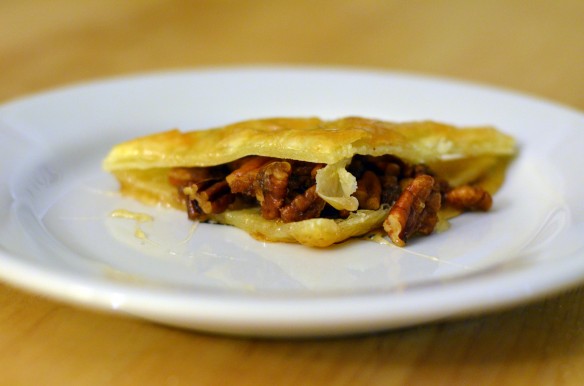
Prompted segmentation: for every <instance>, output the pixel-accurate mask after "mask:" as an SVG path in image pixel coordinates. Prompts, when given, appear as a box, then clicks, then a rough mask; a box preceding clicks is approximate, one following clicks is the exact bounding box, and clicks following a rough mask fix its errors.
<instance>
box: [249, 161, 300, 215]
mask: <svg viewBox="0 0 584 386" xmlns="http://www.w3.org/2000/svg"><path fill="white" fill-rule="evenodd" d="M291 170H292V167H291V166H290V163H289V162H286V161H276V162H271V163H269V164H267V165H265V166H263V167H262V168H261V169H260V170H259V172H258V174H257V177H256V181H255V183H254V186H255V194H256V199H257V200H258V201H259V202H260V204H261V213H262V216H263V217H264V218H265V219H267V220H273V219H275V218H278V217H279V216H280V208H281V207H282V205H284V200H285V198H286V195H287V193H288V178H289V177H290V172H291Z"/></svg>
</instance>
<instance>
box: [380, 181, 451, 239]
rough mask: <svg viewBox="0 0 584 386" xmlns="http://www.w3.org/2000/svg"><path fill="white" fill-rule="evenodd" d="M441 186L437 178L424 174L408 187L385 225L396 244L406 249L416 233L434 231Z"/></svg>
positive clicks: (391, 210) (394, 206) (393, 207)
mask: <svg viewBox="0 0 584 386" xmlns="http://www.w3.org/2000/svg"><path fill="white" fill-rule="evenodd" d="M437 185H438V184H436V182H435V180H434V178H433V177H431V176H429V175H427V174H422V175H419V176H417V177H415V178H414V179H413V180H412V181H411V182H410V183H409V184H408V185H407V186H406V187H405V189H404V190H403V192H402V194H401V195H400V196H399V198H398V199H397V201H396V202H395V204H394V205H393V206H392V208H391V209H390V211H389V215H388V216H387V218H386V219H385V221H384V223H383V228H384V229H385V231H386V232H387V233H388V235H389V237H390V238H391V240H392V241H393V243H394V244H396V245H398V246H404V245H405V242H406V240H407V239H408V238H409V237H410V236H412V235H413V234H415V233H416V232H419V231H422V232H423V233H425V234H428V233H431V232H432V230H433V229H434V226H435V224H436V222H437V214H436V212H437V211H438V210H439V209H440V200H441V196H440V192H439V189H438V186H437Z"/></svg>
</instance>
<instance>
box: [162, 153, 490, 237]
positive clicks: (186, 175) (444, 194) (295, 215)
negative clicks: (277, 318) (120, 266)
mask: <svg viewBox="0 0 584 386" xmlns="http://www.w3.org/2000/svg"><path fill="white" fill-rule="evenodd" d="M325 166H326V165H325V164H316V163H310V162H302V161H293V160H283V159H275V158H269V157H260V156H250V157H245V158H242V159H239V160H237V161H234V162H231V163H228V164H224V165H220V166H214V167H192V168H173V169H171V170H170V172H169V176H168V177H169V181H170V183H171V184H172V185H174V186H176V187H177V188H178V192H179V196H180V197H181V198H182V199H183V200H184V201H185V204H186V208H187V213H188V217H189V219H191V220H198V221H205V220H208V218H209V215H212V214H219V213H222V212H224V211H226V210H228V209H240V208H246V207H252V206H259V207H260V213H261V215H262V217H264V218H265V219H268V220H277V221H283V222H286V223H288V222H297V221H302V220H307V219H311V218H318V217H325V218H346V217H347V216H349V214H350V213H349V211H347V210H343V209H341V210H337V209H335V208H333V207H332V206H331V205H329V204H328V203H327V202H325V201H324V200H323V199H322V198H321V197H320V196H319V195H318V193H317V190H316V175H317V172H318V171H319V170H320V169H322V168H323V167H325ZM346 169H347V171H348V172H350V173H351V174H352V175H353V176H354V177H355V178H356V180H357V189H356V191H355V192H354V193H353V194H352V196H353V197H355V198H356V199H357V201H358V203H359V207H358V210H377V209H379V208H380V207H381V206H382V205H389V206H390V207H391V209H390V211H389V214H388V216H387V218H386V220H385V221H384V223H383V228H384V230H385V231H386V232H387V234H388V235H389V237H390V239H391V240H392V242H393V243H394V244H396V245H398V246H404V245H405V243H406V241H407V240H408V239H409V238H410V237H412V236H413V235H416V234H419V235H429V234H431V233H432V232H433V230H434V228H435V226H436V224H437V222H438V211H439V210H440V208H441V207H442V206H443V205H445V206H451V207H453V208H454V209H456V210H460V211H469V210H480V211H487V210H489V209H490V207H491V204H492V199H491V195H490V194H489V193H488V192H487V191H485V190H483V189H482V188H480V187H475V186H468V185H464V186H458V187H455V188H452V187H450V186H449V184H448V183H447V182H446V181H444V180H440V179H439V178H437V177H436V176H435V175H434V173H433V172H432V171H431V170H430V169H429V168H428V167H427V166H425V165H422V164H418V165H410V164H407V163H405V162H403V161H402V160H400V159H398V158H396V157H393V156H389V155H388V156H380V157H373V156H361V155H357V156H355V157H353V159H352V160H351V162H350V164H349V165H348V166H347V167H346Z"/></svg>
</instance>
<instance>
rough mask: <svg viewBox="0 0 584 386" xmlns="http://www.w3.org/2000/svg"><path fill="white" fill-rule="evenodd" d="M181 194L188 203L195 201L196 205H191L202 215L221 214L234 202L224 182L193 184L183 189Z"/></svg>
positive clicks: (211, 181) (213, 181)
mask: <svg viewBox="0 0 584 386" xmlns="http://www.w3.org/2000/svg"><path fill="white" fill-rule="evenodd" d="M183 193H184V194H185V196H187V197H188V199H189V201H195V202H196V204H195V203H192V204H191V205H192V206H193V207H194V208H195V209H197V211H200V212H202V213H204V214H217V213H221V212H223V211H224V210H225V209H227V207H228V206H229V204H231V203H232V202H233V201H234V200H235V196H234V195H233V194H232V193H231V191H230V190H229V185H228V184H227V182H226V181H225V180H219V181H217V180H207V181H202V182H198V183H193V184H191V185H190V186H187V187H185V188H183Z"/></svg>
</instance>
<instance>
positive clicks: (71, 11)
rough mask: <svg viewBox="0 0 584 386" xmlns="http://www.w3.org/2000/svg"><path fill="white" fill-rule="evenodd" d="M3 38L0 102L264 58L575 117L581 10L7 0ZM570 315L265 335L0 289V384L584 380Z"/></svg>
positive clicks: (580, 335) (582, 104)
mask: <svg viewBox="0 0 584 386" xmlns="http://www.w3.org/2000/svg"><path fill="white" fill-rule="evenodd" d="M0 32H1V33H0V52H1V53H2V54H1V57H2V60H0V102H4V101H8V100H11V99H14V98H18V97H21V96H24V95H27V94H30V93H34V92H37V91H41V90H45V89H48V88H51V87H54V86H59V85H63V84H69V83H74V82H78V81H86V80H92V79H96V78H100V77H105V76H113V75H115V76H118V75H124V74H131V73H136V72H145V71H151V70H160V69H184V68H197V67H209V66H216V65H236V64H250V63H254V64H257V63H261V64H266V63H270V64H318V65H335V66H337V65H343V66H346V65H348V66H357V67H364V68H374V69H386V70H398V71H408V72H414V73H426V74H431V75H437V76H447V77H456V78H460V79H463V80H469V81H473V82H479V83H488V84H491V85H495V86H500V87H504V88H509V89H514V90H518V91H521V92H525V93H529V94H533V95H537V96H540V97H543V98H546V99H550V100H554V101H557V102H559V103H562V104H565V105H568V106H571V107H573V108H575V109H578V110H584V2H583V1H581V0H566V1H561V0H558V1H546V0H541V1H540V0H534V1H530V2H526V1H519V0H513V1H511V0H484V1H463V0H459V1H439V2H438V1H435V2H432V1H403V0H402V1H397V0H394V1H375V0H363V1H348V0H334V1H333V0H327V1H318V0H316V1H315V0H312V1H308V0H297V1H279V0H272V1H259V0H254V1H241V2H237V1H212V0H200V1H192V2H189V1H178V0H177V1H170V0H133V1H123V2H122V1H117V0H102V1H99V2H96V1H88V0H87V1H85V0H84V1H80V0H70V1H67V0H54V1H41V0H34V1H33V0H5V1H2V2H0ZM583 258H584V257H583ZM583 313H584V287H580V288H575V289H573V290H571V291H570V292H567V293H564V294H561V295H560V296H555V297H552V298H549V299H545V300H543V301H539V302H537V303H532V304H529V305H525V306H521V307H517V308H514V309H511V310H506V311H503V312H499V313H495V314H489V315H484V316H476V317H472V318H467V319H464V320H458V321H451V322H444V323H435V324H430V325H424V326H418V327H413V328H408V329H402V330H397V331H388V332H383V333H376V334H372V335H365V336H357V337H344V338H333V339H321V340H314V339H313V340H308V339H306V340H286V339H283V340H282V339H281V340H263V339H247V338H231V337H226V336H215V335H209V334H204V333H197V332H192V331H184V330H180V329H174V328H169V327H165V326H160V325H155V324H152V323H149V322H145V321H141V320H135V319H130V318H127V317H123V316H120V315H111V314H103V313H97V312H92V311H88V310H82V309H79V308H75V307H72V306H69V305H65V304H62V303H58V302H54V301H51V300H48V299H46V298H43V297H42V296H37V295H32V294H28V293H25V292H22V291H20V290H17V289H14V288H11V287H10V286H7V285H4V284H0V384H1V385H32V384H35V385H37V384H43V385H70V384H75V385H104V384H109V385H130V384H140V385H145V384H165V385H192V384H209V385H217V384H230V385H231V384H249V385H262V384H278V385H297V384H329V385H354V384H379V385H394V384H407V385H418V384H443V385H453V384H464V385H466V384H498V385H503V384H509V385H536V384H541V385H552V384H555V385H557V384H565V385H582V384H584V315H583ZM40 380H42V382H41V383H39V381H40Z"/></svg>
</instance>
